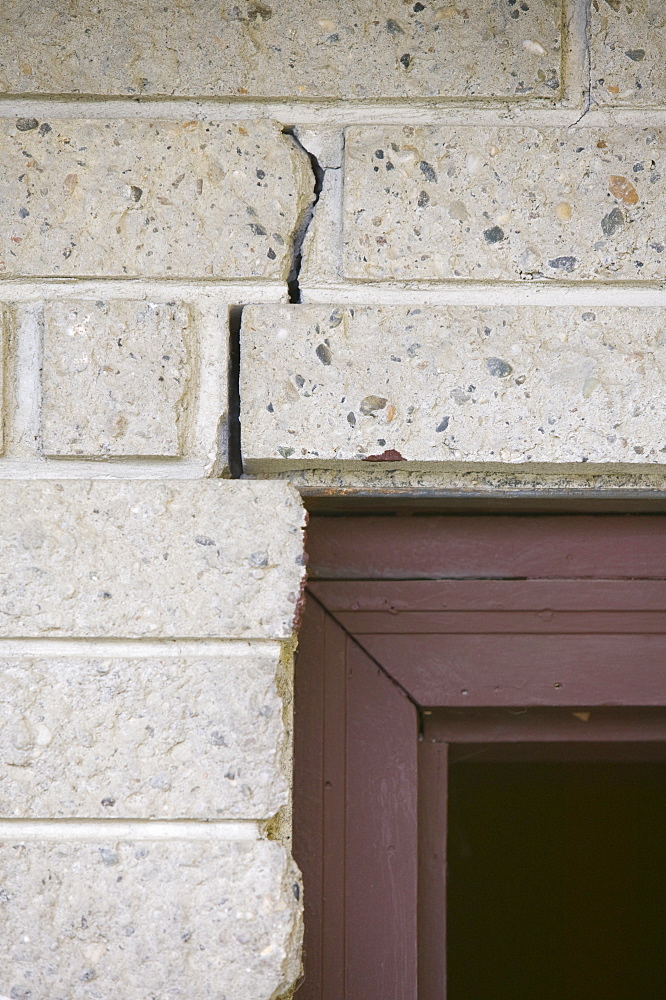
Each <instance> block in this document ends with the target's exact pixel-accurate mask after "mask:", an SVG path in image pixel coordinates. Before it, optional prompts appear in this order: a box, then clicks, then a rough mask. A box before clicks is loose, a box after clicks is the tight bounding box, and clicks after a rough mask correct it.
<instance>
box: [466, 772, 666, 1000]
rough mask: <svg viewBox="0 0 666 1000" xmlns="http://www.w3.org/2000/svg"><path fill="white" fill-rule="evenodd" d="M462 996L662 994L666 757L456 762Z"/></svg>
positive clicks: (474, 999) (646, 997)
mask: <svg viewBox="0 0 666 1000" xmlns="http://www.w3.org/2000/svg"><path fill="white" fill-rule="evenodd" d="M449 777H450V785H449V789H450V792H449V794H450V799H449V840H448V928H447V939H448V1000H480V998H483V1000H537V998H538V1000H565V998H566V1000H628V998H630V997H640V998H642V1000H653V998H654V1000H657V998H662V997H663V996H664V982H665V981H666V949H665V948H664V924H665V916H666V892H665V890H666V804H665V802H664V792H665V791H666V764H664V763H663V762H659V763H656V762H651V761H647V762H646V761H641V762H631V763H627V762H621V761H611V762H609V761H580V760H578V761H552V760H550V761H544V760H540V761H533V760H532V761H515V760H514V761H508V762H506V761H501V762H500V761H492V762H484V763H479V762H476V761H470V762H459V763H455V764H453V765H452V766H451V768H450V776H449Z"/></svg>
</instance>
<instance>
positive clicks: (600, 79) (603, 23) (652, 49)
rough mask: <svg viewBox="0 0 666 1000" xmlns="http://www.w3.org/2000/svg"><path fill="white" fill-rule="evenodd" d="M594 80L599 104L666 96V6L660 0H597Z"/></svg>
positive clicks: (650, 101) (637, 103)
mask: <svg viewBox="0 0 666 1000" xmlns="http://www.w3.org/2000/svg"><path fill="white" fill-rule="evenodd" d="M589 16H590V36H591V46H590V60H591V66H590V80H591V84H592V99H593V101H594V102H595V103H596V104H598V105H606V106H611V107H612V106H615V107H618V106H633V107H650V106H653V107H654V106H659V105H663V104H664V102H665V101H666V74H665V73H664V60H665V59H666V6H665V5H664V4H663V3H662V0H631V2H630V3H627V2H626V0H593V2H592V3H591V5H590V14H589Z"/></svg>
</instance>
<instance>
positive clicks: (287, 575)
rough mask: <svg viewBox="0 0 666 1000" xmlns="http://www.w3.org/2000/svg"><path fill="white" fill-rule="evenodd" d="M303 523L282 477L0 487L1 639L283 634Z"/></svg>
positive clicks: (292, 606)
mask: <svg viewBox="0 0 666 1000" xmlns="http://www.w3.org/2000/svg"><path fill="white" fill-rule="evenodd" d="M303 525H304V511H303V508H302V506H301V503H300V500H299V498H298V495H297V493H296V491H295V490H294V489H293V488H292V487H290V486H288V485H286V484H281V483H249V482H228V481H227V482H221V481H219V480H218V481H210V480H209V481H205V480H204V481H187V480H185V481H172V482H168V481H166V480H163V481H161V482H151V481H147V480H134V481H129V480H125V481H123V480H106V481H104V480H63V481H61V482H57V481H54V480H42V481H35V482H29V481H23V482H21V481H14V482H12V481H4V482H0V635H1V636H6V637H11V636H17V637H19V636H40V635H52V636H63V637H77V636H78V637H82V638H87V637H95V636H99V637H126V638H132V637H137V638H138V637H141V636H150V637H154V638H158V637H160V638H161V637H189V636H191V637H206V636H211V637H220V638H261V639H281V638H289V637H290V636H291V634H292V632H293V627H294V618H295V615H296V609H297V605H298V602H299V598H300V589H301V586H302V582H303V578H304V573H305V570H304V567H303Z"/></svg>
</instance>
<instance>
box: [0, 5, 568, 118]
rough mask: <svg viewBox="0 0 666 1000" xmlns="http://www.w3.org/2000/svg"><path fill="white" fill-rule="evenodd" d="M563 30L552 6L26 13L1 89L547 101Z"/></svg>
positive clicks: (1, 36)
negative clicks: (488, 98)
mask: <svg viewBox="0 0 666 1000" xmlns="http://www.w3.org/2000/svg"><path fill="white" fill-rule="evenodd" d="M561 19H562V3H561V0H493V2H491V3H489V2H487V0H466V2H465V3H464V4H449V3H442V4H440V3H437V4H431V3H414V2H413V0H410V2H409V3H396V2H395V0H355V2H354V3H349V2H348V0H298V2H297V3H284V2H282V3H277V2H274V0H270V2H266V0H261V2H260V0H222V2H220V0H198V2H197V3H189V4H186V5H182V4H165V3H162V2H159V3H158V2H151V3H148V4H146V3H145V2H144V3H142V4H135V3H130V2H128V0H113V2H110V3H109V2H107V3H104V4H98V3H95V2H93V0H79V2H77V4H76V10H74V9H72V10H71V12H70V10H69V9H67V10H65V9H63V7H62V5H60V6H58V5H51V4H45V3H43V2H40V0H24V2H22V3H21V4H12V3H9V4H6V5H5V9H4V10H3V14H2V18H1V20H0V28H1V30H0V89H1V90H2V91H4V92H5V93H15V94H35V93H47V94H55V93H58V94H91V95H92V94H127V95H142V94H145V95H150V94H159V95H174V96H195V97H196V96H202V97H206V96H216V97H222V96H241V97H253V96H256V97H271V96H272V97H293V98H313V97H337V98H350V97H352V98H354V97H355V98H373V97H374V98H380V97H508V98H512V99H525V98H530V97H539V98H550V99H553V98H556V97H557V96H558V94H559V90H560V85H561V84H560V80H561V71H560V67H561ZM17 39H20V40H21V43H20V45H18V44H16V40H17Z"/></svg>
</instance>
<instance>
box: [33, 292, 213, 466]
mask: <svg viewBox="0 0 666 1000" xmlns="http://www.w3.org/2000/svg"><path fill="white" fill-rule="evenodd" d="M44 312H45V317H44V360H43V368H42V400H43V401H42V429H41V434H42V448H43V451H44V452H45V454H47V455H68V456H86V457H91V458H97V457H101V456H105V455H165V456H166V455H180V453H181V450H182V448H181V439H182V424H183V422H184V421H183V417H184V411H185V410H186V407H187V402H188V400H187V395H186V394H187V389H188V377H189V374H190V365H189V360H188V340H189V339H190V337H191V335H192V332H193V331H192V330H191V326H192V317H191V316H190V310H189V309H188V308H187V306H183V305H178V304H175V303H173V302H170V303H168V304H159V303H152V302H132V301H111V302H104V301H101V300H97V301H96V302H92V301H71V300H70V301H63V302H49V303H47V304H46V306H45V309H44Z"/></svg>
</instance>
